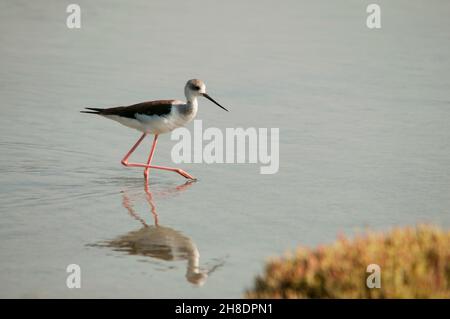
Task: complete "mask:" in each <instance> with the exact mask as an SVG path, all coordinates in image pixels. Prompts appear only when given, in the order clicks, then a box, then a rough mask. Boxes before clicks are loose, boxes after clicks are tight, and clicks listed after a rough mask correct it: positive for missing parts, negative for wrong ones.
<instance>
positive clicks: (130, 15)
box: [0, 0, 450, 298]
mask: <svg viewBox="0 0 450 319" xmlns="http://www.w3.org/2000/svg"><path fill="white" fill-rule="evenodd" d="M78 3H79V4H80V6H81V9H82V28H81V29H80V30H69V29H67V27H66V25H65V19H66V16H67V14H66V13H65V9H66V8H65V4H64V3H61V2H60V1H39V3H37V2H30V1H14V2H6V1H1V2H0V26H1V30H2V32H1V33H0V44H1V45H0V57H1V59H0V94H1V97H2V102H1V105H0V115H1V116H0V147H1V150H2V152H1V154H2V155H1V156H0V164H1V165H0V176H1V179H0V190H1V192H0V242H1V245H0V297H32V298H34V297H64V298H71V297H136V298H147V297H193V298H196V297H241V296H242V295H243V292H244V291H245V289H246V288H248V287H250V286H251V284H252V280H253V278H254V276H255V275H256V274H257V273H258V272H259V271H261V269H262V267H263V262H264V261H265V260H266V258H267V257H269V256H272V255H276V254H281V253H283V252H284V251H286V250H287V249H291V248H294V247H295V246H296V245H299V244H301V245H308V246H314V245H317V244H321V243H327V242H330V241H332V240H333V239H334V238H335V237H336V235H337V234H338V233H341V232H343V233H346V234H349V235H351V234H353V233H354V232H355V231H358V230H361V229H364V228H365V227H370V228H374V229H380V230H386V229H389V228H390V227H393V226H397V225H413V224H416V223H419V222H432V223H435V224H438V225H441V226H443V227H448V226H449V225H450V218H449V207H450V195H449V192H448V190H449V188H450V168H449V167H450V166H449V164H448V163H449V158H450V125H449V123H450V94H449V90H448V88H449V87H450V75H449V74H450V73H449V71H450V62H449V58H448V57H449V56H450V41H449V40H450V39H449V37H450V35H449V33H448V30H449V26H450V22H449V20H448V14H449V13H450V3H449V2H448V1H437V0H436V1H433V5H430V4H429V3H428V2H427V1H395V3H393V2H392V1H378V3H379V4H380V5H381V8H382V29H381V30H369V29H368V28H367V27H366V26H365V19H366V16H367V14H366V12H365V8H366V6H367V4H369V3H370V2H367V3H366V2H364V1H356V0H355V1H331V0H330V1H289V2H286V3H285V4H283V5H279V4H277V5H276V6H274V3H273V2H270V1H259V2H258V4H257V5H256V4H255V3H242V2H239V1H232V2H230V1H227V2H226V4H225V2H223V3H219V2H217V3H212V2H200V1H189V2H184V1H177V2H170V3H169V2H161V3H150V2H149V1H143V0H142V1H133V5H131V4H130V3H128V2H124V1H98V0H96V1H78ZM193 77H197V78H201V79H204V80H205V81H206V84H207V86H208V91H209V93H210V94H211V95H212V96H213V97H215V98H216V99H217V100H218V101H220V102H221V103H222V104H224V105H225V106H227V107H228V108H229V109H230V110H231V112H229V113H226V112H223V111H222V110H220V109H219V108H217V107H216V106H214V105H213V104H211V103H210V102H208V101H206V100H205V101H203V100H202V101H200V110H199V114H198V116H197V118H199V119H202V120H203V126H204V127H210V126H211V127H219V128H221V129H225V128H227V127H245V128H247V127H256V128H258V127H267V128H272V127H274V128H280V170H279V172H278V174H274V175H260V174H259V166H260V165H259V164H211V165H207V164H181V165H180V166H181V167H183V168H184V169H185V170H187V171H188V172H190V173H192V174H193V175H194V176H196V177H198V178H199V181H198V182H196V183H192V184H188V185H185V184H184V183H185V181H184V180H183V179H182V178H181V177H180V176H177V175H176V174H172V173H167V172H151V181H150V187H149V189H148V191H146V190H145V188H144V184H143V177H142V171H141V170H140V169H127V168H124V167H122V166H121V165H120V163H119V161H120V159H121V158H122V157H123V155H124V154H125V153H126V151H127V150H128V149H129V148H130V147H131V145H132V144H133V143H134V142H135V141H136V140H137V138H138V137H139V133H138V132H136V131H133V130H130V129H128V128H125V127H122V126H120V125H118V124H117V123H114V122H112V121H108V120H106V119H103V118H98V117H95V116H90V115H87V114H80V113H78V111H79V110H80V109H81V108H83V107H85V106H94V107H95V106H97V107H102V106H115V105H128V104H132V103H135V102H140V101H144V100H149V99H159V98H178V99H180V98H182V97H183V90H182V88H183V85H184V83H185V81H186V80H187V79H189V78H193ZM188 128H189V129H192V124H190V125H188ZM174 144H175V142H174V141H171V140H170V136H168V135H166V136H162V137H161V138H160V142H159V145H158V148H157V152H156V156H155V162H157V163H166V164H169V163H170V160H171V159H170V151H171V149H172V147H173V146H174ZM144 145H145V146H144V147H142V148H141V149H139V150H138V152H137V153H136V155H135V158H137V159H144V158H145V156H146V155H147V152H148V150H149V147H150V139H148V140H147V142H146V144H144ZM152 212H153V213H152ZM156 215H157V224H158V226H155V222H156V220H155V218H156ZM72 263H75V264H78V265H80V267H81V270H82V288H81V289H68V288H67V287H66V277H67V273H66V267H67V265H69V264H72ZM196 263H198V267H197V266H196ZM192 265H194V266H192ZM200 284H201V285H200Z"/></svg>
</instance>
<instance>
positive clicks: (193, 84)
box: [184, 79, 228, 111]
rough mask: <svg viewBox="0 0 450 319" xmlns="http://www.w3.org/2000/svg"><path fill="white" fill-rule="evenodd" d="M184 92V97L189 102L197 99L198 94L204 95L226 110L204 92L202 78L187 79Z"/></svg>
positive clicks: (204, 87)
mask: <svg viewBox="0 0 450 319" xmlns="http://www.w3.org/2000/svg"><path fill="white" fill-rule="evenodd" d="M184 94H185V95H186V99H187V100H188V101H189V102H193V101H194V100H196V99H197V97H198V96H204V97H206V98H207V99H208V100H210V101H211V102H213V103H214V104H216V105H218V106H219V107H221V108H222V109H224V110H225V111H228V110H227V109H226V108H224V107H223V106H222V105H220V104H219V103H217V102H216V101H215V100H214V99H213V98H212V97H210V96H209V95H208V94H207V93H206V85H205V83H203V81H202V80H199V79H192V80H189V81H187V83H186V86H185V87H184Z"/></svg>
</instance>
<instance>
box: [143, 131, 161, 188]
mask: <svg viewBox="0 0 450 319" xmlns="http://www.w3.org/2000/svg"><path fill="white" fill-rule="evenodd" d="M157 142H158V134H155V138H154V139H153V144H152V149H151V150H150V155H149V156H148V160H147V166H150V163H151V162H152V159H153V154H154V153H155V148H156V143H157ZM149 170H150V167H146V168H145V170H144V177H145V181H148V171H149Z"/></svg>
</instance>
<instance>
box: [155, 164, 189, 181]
mask: <svg viewBox="0 0 450 319" xmlns="http://www.w3.org/2000/svg"><path fill="white" fill-rule="evenodd" d="M148 167H149V168H154V169H162V170H164V171H170V172H175V173H178V174H180V175H181V176H183V177H185V178H187V179H191V180H196V178H195V177H194V176H192V175H190V174H188V173H186V172H185V171H183V170H182V169H180V168H175V167H167V166H158V165H148Z"/></svg>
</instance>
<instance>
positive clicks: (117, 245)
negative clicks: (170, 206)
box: [101, 182, 223, 286]
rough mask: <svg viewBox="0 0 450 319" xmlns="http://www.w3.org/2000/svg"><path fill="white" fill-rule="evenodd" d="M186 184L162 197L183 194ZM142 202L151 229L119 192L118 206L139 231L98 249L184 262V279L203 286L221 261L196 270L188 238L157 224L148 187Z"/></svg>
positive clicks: (194, 253) (196, 259)
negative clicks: (150, 218)
mask: <svg viewBox="0 0 450 319" xmlns="http://www.w3.org/2000/svg"><path fill="white" fill-rule="evenodd" d="M192 183H193V182H187V183H185V184H183V185H179V186H177V187H175V188H174V189H171V190H168V191H167V192H166V193H172V192H173V191H175V192H180V191H184V190H185V189H187V188H188V187H190V186H191V185H192ZM145 195H146V200H147V202H148V203H149V205H150V209H151V213H152V216H153V223H154V225H149V224H148V223H147V222H146V221H145V220H144V219H143V218H142V217H141V216H139V214H138V213H137V212H136V211H135V209H134V208H133V204H132V201H131V200H130V197H129V196H128V195H127V193H126V192H123V199H122V204H123V206H124V207H125V208H126V209H127V211H128V213H129V214H130V215H131V216H132V217H133V218H135V219H136V220H138V221H139V222H140V223H141V224H142V228H141V229H139V230H136V231H131V232H129V233H127V234H125V235H122V236H119V237H117V238H116V239H113V240H110V241H107V242H105V243H103V244H102V245H101V246H106V247H110V248H113V249H114V250H116V251H123V252H126V253H128V254H130V255H141V256H146V257H151V258H156V259H159V260H164V261H176V260H187V271H186V279H187V280H188V281H189V282H190V283H192V284H194V285H197V286H201V285H203V284H204V283H205V282H206V280H207V278H208V275H209V274H211V273H212V272H213V271H215V270H216V269H217V268H219V267H221V266H222V265H223V261H222V262H219V263H218V264H216V265H214V266H213V267H212V268H211V269H209V270H204V269H201V268H200V254H199V251H198V249H197V246H196V245H195V243H194V242H193V241H192V239H191V238H189V237H187V236H186V235H183V234H182V233H181V232H179V231H178V230H175V229H173V228H170V227H166V226H162V225H160V224H159V220H158V213H157V211H156V205H155V202H154V200H153V195H152V193H151V192H150V189H149V187H148V185H147V184H146V185H145Z"/></svg>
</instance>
